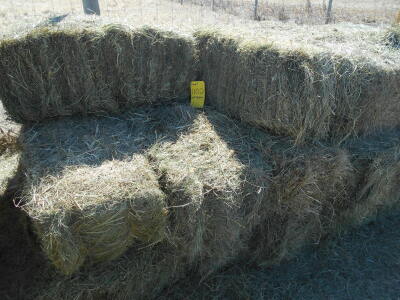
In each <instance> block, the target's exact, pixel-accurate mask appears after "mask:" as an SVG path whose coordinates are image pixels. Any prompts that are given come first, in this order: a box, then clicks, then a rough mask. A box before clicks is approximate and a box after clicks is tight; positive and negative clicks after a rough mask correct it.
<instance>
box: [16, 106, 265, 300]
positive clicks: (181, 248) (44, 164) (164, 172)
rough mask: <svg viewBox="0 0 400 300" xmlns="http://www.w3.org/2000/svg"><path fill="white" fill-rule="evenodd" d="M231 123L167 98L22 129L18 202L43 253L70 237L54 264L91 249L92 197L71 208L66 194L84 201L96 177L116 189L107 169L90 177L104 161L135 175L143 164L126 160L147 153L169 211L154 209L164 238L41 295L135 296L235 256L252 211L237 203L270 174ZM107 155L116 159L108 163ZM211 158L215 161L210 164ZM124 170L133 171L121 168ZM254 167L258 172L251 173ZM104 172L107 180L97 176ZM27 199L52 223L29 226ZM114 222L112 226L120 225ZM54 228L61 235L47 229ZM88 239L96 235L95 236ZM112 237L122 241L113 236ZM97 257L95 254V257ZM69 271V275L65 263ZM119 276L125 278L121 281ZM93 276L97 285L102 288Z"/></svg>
mask: <svg viewBox="0 0 400 300" xmlns="http://www.w3.org/2000/svg"><path fill="white" fill-rule="evenodd" d="M218 122H219V125H218V124H217V123H218ZM214 125H215V126H216V128H217V129H215V128H214ZM217 125H218V126H217ZM220 125H222V126H224V127H220ZM235 126H236V125H235V123H234V122H233V121H232V120H229V119H227V118H226V117H224V116H223V115H221V114H218V113H215V112H212V111H211V112H210V114H209V115H206V114H204V113H200V112H198V111H195V110H193V109H192V108H190V107H187V106H172V107H158V108H153V109H150V110H149V109H146V108H144V109H140V110H137V111H136V112H128V113H126V114H125V115H122V116H120V117H119V118H118V119H116V118H101V119H100V118H87V119H84V120H79V119H70V120H68V119H67V120H58V121H54V122H50V123H47V124H42V125H39V126H37V127H36V128H32V129H29V130H28V131H26V132H24V135H23V141H24V143H25V144H24V145H25V148H26V149H27V150H26V153H25V154H24V168H25V169H26V171H27V173H28V179H27V181H28V182H29V185H28V189H26V190H25V195H26V196H27V197H30V202H28V204H26V206H25V209H26V210H27V212H28V214H29V215H30V217H31V218H32V219H33V222H34V223H35V226H36V227H40V228H39V230H37V233H38V235H39V237H40V239H41V240H42V243H43V240H45V241H46V242H45V243H43V244H44V246H45V247H47V248H46V249H45V252H46V255H47V256H50V258H51V257H52V255H54V252H52V250H53V249H50V248H49V247H48V245H50V246H52V242H53V241H54V240H56V241H57V242H58V243H67V242H68V243H69V242H71V241H73V244H66V245H61V246H62V247H64V249H62V251H64V252H63V253H62V255H64V256H63V258H64V259H68V257H67V256H70V257H72V258H73V259H74V260H75V264H74V265H73V264H72V263H70V262H65V261H61V264H62V266H60V262H59V261H58V260H56V259H54V258H53V259H52V258H51V259H52V262H53V264H55V265H56V267H58V268H63V269H65V268H66V267H65V265H68V266H72V265H73V267H74V268H76V265H77V264H79V263H81V258H82V257H84V256H85V255H88V256H90V255H93V254H92V253H93V251H95V252H94V253H98V251H97V250H93V245H92V244H91V243H87V242H86V241H85V237H86V235H87V234H92V232H89V233H86V234H85V235H84V234H83V233H82V232H81V231H82V227H81V226H79V224H83V223H84V222H85V223H84V224H85V226H86V227H90V229H92V225H87V223H86V222H88V221H87V218H85V219H84V216H83V215H84V214H86V213H87V214H89V213H90V216H91V218H93V219H94V220H97V219H99V218H101V214H102V211H101V210H100V209H99V208H97V209H96V210H95V208H96V207H97V206H98V205H95V206H94V207H92V206H93V205H89V208H88V209H87V210H85V209H84V208H82V210H81V209H79V207H78V208H77V207H75V208H74V210H72V209H68V207H69V205H68V204H66V203H65V202H67V201H69V202H71V199H73V200H76V201H77V202H78V203H79V206H82V205H83V204H84V203H86V202H87V201H88V199H87V198H88V197H89V198H90V195H92V194H93V193H97V194H98V193H99V191H102V190H103V189H104V187H103V186H104V185H105V186H108V188H109V189H115V187H116V186H118V182H117V181H116V179H115V178H114V177H115V176H108V175H107V176H105V175H104V178H102V177H100V178H99V177H95V176H91V178H92V177H93V179H91V178H89V176H90V174H94V173H95V171H96V170H98V169H99V168H103V165H105V164H106V165H107V164H110V167H111V166H113V168H115V165H117V164H121V168H122V166H123V169H124V172H123V177H124V178H136V177H135V176H139V177H140V176H143V174H142V173H143V171H141V170H139V169H138V170H135V166H136V164H135V163H134V162H132V163H130V162H129V161H127V159H128V158H129V157H130V156H132V155H133V156H135V155H138V154H137V153H143V154H145V155H146V156H147V157H148V158H149V160H150V161H151V167H152V169H154V170H155V171H156V173H157V177H158V181H159V184H160V188H161V189H162V191H163V192H164V193H165V194H166V198H165V202H166V203H165V205H164V206H163V208H164V209H168V211H169V214H168V216H165V210H162V212H163V213H164V214H163V216H165V217H167V223H166V226H165V228H164V231H163V232H165V233H166V235H165V237H166V238H165V239H164V240H163V241H160V242H159V243H158V244H157V245H152V246H151V247H143V246H142V245H137V244H132V245H131V249H130V250H129V252H128V253H127V254H126V255H127V256H128V259H124V258H120V259H121V261H122V262H121V264H120V263H119V261H120V260H119V259H117V260H116V261H113V262H112V263H110V264H100V265H99V264H96V265H94V266H91V267H90V266H88V267H87V268H86V269H85V268H84V269H82V271H83V273H82V274H81V275H82V277H81V276H80V275H79V273H78V274H77V275H76V276H77V277H73V279H71V281H69V280H61V282H62V283H60V282H58V283H57V284H55V285H54V286H53V287H52V288H51V289H50V290H49V289H48V288H46V291H45V292H44V293H43V294H42V296H43V297H45V296H46V295H48V293H56V294H57V295H59V293H61V294H62V295H63V296H62V297H61V296H59V297H61V298H65V299H68V298H69V297H76V296H77V295H81V297H83V298H82V299H87V298H86V297H88V298H89V299H90V297H93V298H95V299H98V298H96V297H100V296H99V294H96V295H95V296H88V293H95V292H94V291H96V290H99V293H100V294H101V295H103V294H104V295H113V296H115V297H117V298H118V299H123V298H124V297H125V298H132V297H133V298H135V297H139V298H143V297H146V296H148V295H149V293H150V294H152V293H153V292H154V291H158V290H160V289H161V288H162V287H163V286H165V285H166V284H168V283H171V282H172V281H173V280H176V279H177V278H180V277H182V276H184V274H185V271H187V270H190V269H193V270H196V271H198V272H200V274H201V275H203V276H205V275H207V274H209V273H210V272H213V271H214V270H216V269H217V268H219V267H221V266H223V265H224V264H226V263H227V262H228V261H230V260H232V259H234V258H235V257H237V256H238V254H239V253H240V251H241V250H243V249H244V246H245V239H246V236H248V234H246V232H248V231H249V230H251V227H250V225H251V224H253V223H255V222H256V221H255V220H256V219H257V218H253V217H252V215H251V213H253V211H251V210H250V209H248V210H245V209H243V208H244V207H245V206H246V205H249V203H258V202H260V201H262V200H263V199H264V198H265V196H266V191H267V189H268V182H263V180H264V179H265V178H266V177H268V172H269V167H268V164H266V163H265V162H264V161H263V159H262V155H261V153H260V152H259V151H255V150H254V149H255V148H254V145H253V146H252V142H251V141H250V140H249V141H248V140H246V139H245V138H243V137H242V136H241V135H240V130H239V129H238V127H237V126H236V127H235ZM217 130H218V131H217ZM220 135H221V136H223V138H221V137H220ZM79 137H82V139H81V138H79ZM227 137H230V139H228V138H227ZM250 151H253V152H254V155H252V156H251V157H249V155H248V154H249V153H250ZM112 157H113V158H114V159H118V160H119V161H114V162H112V163H107V161H109V160H110V158H112ZM123 158H125V160H123ZM49 163H50V164H49ZM86 164H90V165H94V166H92V167H89V166H85V165H86ZM217 164H218V165H219V166H220V167H218V168H215V166H216V165H217ZM49 165H51V167H50V168H49V167H48V166H49ZM256 166H257V168H256ZM131 172H134V173H135V174H132V175H129V174H131ZM109 173H110V171H109V169H107V170H106V171H104V174H109ZM82 174H85V175H82ZM127 174H128V175H127ZM256 174H260V176H259V177H258V178H256ZM81 175H82V176H81ZM261 175H263V176H264V177H261ZM108 177H111V178H108ZM107 178H108V181H107V182H104V181H106V179H107ZM255 179H258V182H257V181H256V180H255ZM143 180H146V179H143ZM93 181H95V182H93ZM125 181H126V179H125ZM72 183H74V184H72ZM260 183H263V185H262V186H261V185H259V184H260ZM100 186H101V187H100ZM67 187H70V188H67ZM81 188H82V189H81ZM61 191H62V193H61ZM146 191H148V187H147V186H145V185H143V190H142V193H146ZM71 194H72V196H71ZM75 194H76V196H74V195H75ZM54 195H57V196H56V197H55V196H54ZM59 195H60V196H59ZM38 196H40V197H41V198H42V200H41V201H39V200H40V199H38ZM147 198H149V196H146V197H144V199H146V200H147V201H148V200H149V199H147ZM43 199H51V200H52V201H53V204H51V205H50V207H47V208H46V207H43V208H42V207H40V206H39V205H40V204H41V203H43V202H44V201H43ZM32 201H34V202H33V203H32ZM108 201H109V200H107V202H108ZM120 202H121V201H118V203H120ZM73 204H74V203H72V205H73ZM116 205H117V204H116ZM120 205H123V204H120ZM47 206H48V205H47ZM53 206H56V207H57V206H62V207H63V209H62V210H60V211H59V212H57V214H56V213H53V212H52V210H54V209H53V208H52V207H53ZM75 206H76V205H75ZM32 207H33V208H35V207H38V210H39V213H40V214H41V216H40V218H42V217H43V215H44V214H48V215H49V216H50V217H49V219H51V220H53V223H50V222H41V223H40V224H39V225H37V223H38V221H37V220H35V211H34V210H33V209H32ZM251 208H252V207H251ZM144 211H147V209H145V210H144ZM74 219H75V220H74ZM81 219H82V220H83V221H80V220H81ZM44 221H46V220H44ZM122 223H127V222H125V221H123V222H122ZM250 223H251V224H250ZM76 224H77V225H76ZM141 224H142V223H141ZM249 224H250V225H249ZM248 225H249V226H248ZM57 226H58V227H57ZM61 226H62V228H59V227H61ZM121 226H123V225H120V227H121ZM143 226H146V227H145V228H146V229H148V227H149V224H144V223H143ZM107 227H108V230H109V231H112V232H115V231H114V227H115V226H114V225H113V224H107ZM120 227H119V228H118V229H119V231H122V230H121V228H120ZM248 227H249V228H248ZM88 229H89V228H88ZM40 230H45V232H44V233H43V231H40ZM85 230H86V229H85ZM92 231H93V229H92ZM56 232H57V233H58V234H59V235H54V233H56ZM67 234H68V235H67ZM49 236H50V237H52V238H53V239H52V240H51V239H49ZM61 236H63V238H62V239H61ZM76 236H78V238H76ZM70 237H71V238H70ZM91 237H92V238H93V239H95V238H96V237H97V236H96V237H95V236H94V235H91ZM112 238H115V241H120V242H121V243H122V241H123V237H121V236H120V235H117V236H114V235H113V236H112ZM93 239H91V241H92V240H93ZM56 246H58V245H56ZM81 247H82V248H83V250H85V251H84V252H83V250H82V249H81ZM104 247H105V246H102V249H103V248H104ZM55 250H56V251H57V254H56V256H57V258H61V254H60V249H55ZM69 251H72V253H70V252H69ZM114 251H115V250H114ZM64 253H65V254H64ZM88 258H89V257H88ZM91 259H92V260H93V258H91ZM144 259H146V261H144ZM99 260H101V261H103V258H102V257H101V259H99ZM86 270H87V273H86ZM67 271H68V272H69V273H71V272H72V271H73V270H72V269H71V270H67ZM64 272H65V271H64ZM121 277H122V278H124V279H123V280H121V282H119V280H120V279H121ZM57 280H60V279H59V278H58V279H57ZM157 280H160V282H157ZM100 282H101V284H104V287H100V285H101V284H100ZM105 282H107V284H105ZM128 283H129V284H128ZM71 286H72V287H71ZM53 288H54V289H53ZM100 290H101V291H103V292H100ZM117 291H118V292H117ZM52 295H53V294H52ZM49 297H51V296H49ZM54 297H55V296H54ZM56 298H58V296H57V297H56Z"/></svg>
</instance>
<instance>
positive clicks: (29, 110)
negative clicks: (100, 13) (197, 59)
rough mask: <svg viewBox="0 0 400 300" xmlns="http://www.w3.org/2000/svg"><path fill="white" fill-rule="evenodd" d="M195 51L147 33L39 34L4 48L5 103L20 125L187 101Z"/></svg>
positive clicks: (76, 29) (0, 65) (72, 30)
mask: <svg viewBox="0 0 400 300" xmlns="http://www.w3.org/2000/svg"><path fill="white" fill-rule="evenodd" d="M193 52H194V50H193V47H192V42H191V41H190V40H189V39H185V38H183V37H178V36H176V35H174V34H172V33H169V32H162V31H159V30H155V29H150V28H142V29H135V30H129V29H128V28H124V27H122V26H115V25H106V26H102V27H96V24H92V25H88V23H84V22H83V23H82V22H79V21H77V22H71V23H66V24H63V26H61V27H41V28H38V29H35V30H34V31H32V32H30V33H28V34H26V35H24V36H21V37H18V38H15V39H9V40H2V41H1V42H0V57H1V61H0V98H1V99H2V101H3V104H4V107H5V109H6V111H7V113H8V114H9V116H11V117H12V118H13V120H15V121H18V122H27V121H41V120H44V119H48V118H53V117H58V116H70V115H76V114H80V115H87V114H96V115H104V114H107V113H116V112H120V111H123V110H124V109H126V108H127V107H135V106H138V105H142V104H146V103H153V102H158V101H160V100H164V101H165V100H171V99H176V98H185V97H187V96H188V85H189V82H190V81H191V80H192V79H193V78H194V72H193V71H192V70H193Z"/></svg>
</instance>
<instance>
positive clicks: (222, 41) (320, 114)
mask: <svg viewBox="0 0 400 300" xmlns="http://www.w3.org/2000/svg"><path fill="white" fill-rule="evenodd" d="M395 36H396V35H395V32H393V33H391V34H390V35H389V37H391V39H392V40H393V41H395ZM389 37H388V38H389ZM195 39H196V48H197V51H198V53H199V65H200V67H199V70H200V74H201V78H202V79H203V80H205V81H206V82H207V95H208V103H209V104H211V105H213V106H215V107H216V108H217V109H218V110H219V111H220V112H224V113H227V114H228V115H230V116H232V117H235V118H238V119H240V120H242V121H245V122H248V123H250V124H252V125H255V126H258V127H260V128H263V129H264V130H266V131H268V132H271V133H273V134H276V135H285V136H291V137H292V138H293V139H294V141H295V143H296V144H302V143H304V142H306V141H314V142H315V141H320V140H331V141H334V142H336V143H341V142H343V141H344V140H346V139H347V138H349V137H354V136H361V135H370V134H373V133H375V132H377V131H382V130H387V129H393V128H396V127H399V125H400V123H399V121H398V118H397V116H398V114H399V111H400V107H399V105H398V99H399V96H400V89H399V84H398V82H399V78H400V77H399V71H398V69H397V66H396V65H395V64H393V65H390V64H389V63H387V65H385V64H383V65H382V64H378V63H375V62H373V61H372V60H371V61H369V60H367V59H365V61H364V60H363V59H360V58H358V59H357V58H352V57H351V56H347V57H346V56H343V55H334V54H333V53H329V52H325V51H322V50H317V51H315V50H312V47H311V48H310V49H308V48H307V47H306V46H304V47H302V48H301V49H299V48H298V47H297V48H295V50H292V49H291V47H290V46H288V45H285V46H282V45H280V44H279V43H268V41H266V42H264V43H260V42H251V41H246V39H244V40H242V39H238V38H234V37H231V36H230V35H226V34H224V33H223V32H222V33H221V32H207V31H199V32H197V33H196V34H195ZM393 43H394V42H392V44H393ZM393 57H396V55H394V54H393ZM379 59H380V58H379Z"/></svg>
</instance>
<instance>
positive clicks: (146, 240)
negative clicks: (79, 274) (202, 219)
mask: <svg viewBox="0 0 400 300" xmlns="http://www.w3.org/2000/svg"><path fill="white" fill-rule="evenodd" d="M31 172H32V173H31V174H30V175H28V177H27V179H26V180H27V183H26V185H27V188H26V189H25V190H24V192H23V197H24V199H25V201H26V202H27V204H26V205H25V206H24V209H25V210H26V212H27V213H28V215H29V216H30V217H31V218H32V221H33V224H34V227H35V229H36V231H37V234H38V236H39V238H40V240H41V244H42V247H43V250H44V252H45V253H46V255H47V256H48V257H49V259H50V260H51V262H52V263H53V264H54V265H55V266H56V267H57V268H58V269H59V270H61V271H62V272H63V273H64V274H72V273H74V272H75V271H76V270H78V269H79V268H80V266H81V265H82V264H83V263H84V262H85V261H88V262H90V263H93V262H103V261H108V260H112V259H115V258H117V257H119V256H120V255H121V254H123V253H124V252H125V251H126V250H127V249H128V248H129V247H130V246H132V245H134V244H138V243H139V244H140V243H141V244H144V245H145V244H151V243H157V242H160V241H161V240H162V239H163V238H164V237H165V228H164V227H165V222H166V210H165V201H164V198H165V196H164V194H163V193H162V192H161V190H160V189H159V186H158V182H157V180H156V178H155V175H154V174H153V172H152V170H151V169H150V168H149V166H148V164H147V162H146V160H145V159H144V158H143V157H141V156H134V157H133V158H132V160H131V161H109V162H104V163H102V164H101V165H99V166H95V167H93V166H81V167H68V168H65V169H64V170H63V172H62V173H60V174H59V175H48V176H43V177H37V174H35V173H34V172H33V171H32V170H31ZM35 175H36V177H35Z"/></svg>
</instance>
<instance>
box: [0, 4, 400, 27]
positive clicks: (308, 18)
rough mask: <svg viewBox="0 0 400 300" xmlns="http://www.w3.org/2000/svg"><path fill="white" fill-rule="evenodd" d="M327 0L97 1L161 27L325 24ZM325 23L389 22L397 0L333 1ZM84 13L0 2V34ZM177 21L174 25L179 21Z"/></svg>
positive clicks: (110, 11)
mask: <svg viewBox="0 0 400 300" xmlns="http://www.w3.org/2000/svg"><path fill="white" fill-rule="evenodd" d="M329 2H330V0H99V4H100V11H101V16H107V17H117V18H121V19H127V20H134V21H135V22H142V23H148V22H149V21H151V23H157V22H158V23H163V24H168V25H171V26H173V25H174V22H176V21H177V20H178V21H179V20H180V21H179V22H181V23H182V24H184V23H185V22H186V23H187V24H189V23H190V24H191V25H200V26H201V25H207V24H210V23H213V22H220V23H221V21H222V23H225V24H229V22H232V21H234V20H239V19H240V20H241V21H243V22H246V21H251V20H256V21H264V20H273V21H282V22H294V23H297V24H324V23H325V22H326V18H327V9H328V7H329ZM332 3H333V6H332V15H331V19H330V21H331V22H333V23H335V22H353V23H364V24H372V25H374V24H382V23H383V24H389V23H393V22H394V21H395V18H396V15H397V13H398V12H399V10H400V1H399V0H359V1H356V0H353V1H351V0H333V1H332ZM67 14H68V15H69V14H72V15H79V14H83V6H82V0H58V1H57V0H1V2H0V32H1V31H2V30H6V28H7V27H8V26H10V25H11V24H15V23H18V22H19V23H29V22H38V21H40V20H42V19H43V18H51V17H54V16H63V15H67ZM179 22H178V23H179Z"/></svg>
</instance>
